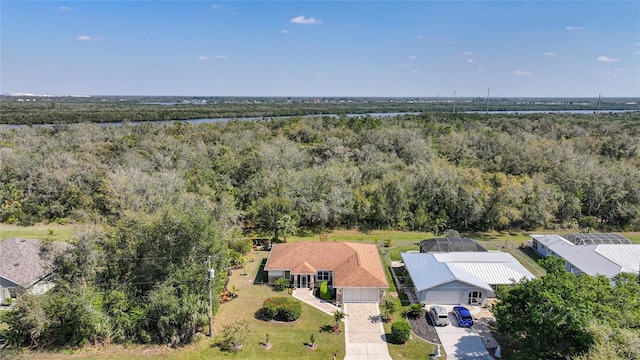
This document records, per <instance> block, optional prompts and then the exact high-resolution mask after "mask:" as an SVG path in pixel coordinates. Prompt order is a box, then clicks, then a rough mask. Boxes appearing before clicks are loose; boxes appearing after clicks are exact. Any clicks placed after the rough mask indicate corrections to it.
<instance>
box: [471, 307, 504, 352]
mask: <svg viewBox="0 0 640 360" xmlns="http://www.w3.org/2000/svg"><path fill="white" fill-rule="evenodd" d="M494 301H495V299H488V300H487V306H486V307H481V308H480V312H479V313H477V314H473V318H474V322H475V323H474V325H473V327H474V328H475V329H476V331H478V334H480V338H481V339H482V343H483V344H484V346H485V347H486V348H487V349H489V350H490V351H491V350H493V349H495V348H497V347H498V345H499V344H498V341H496V338H495V336H494V333H495V329H496V319H495V318H494V317H493V313H492V312H491V311H490V310H489V309H490V308H491V305H492V304H493V302H494Z"/></svg>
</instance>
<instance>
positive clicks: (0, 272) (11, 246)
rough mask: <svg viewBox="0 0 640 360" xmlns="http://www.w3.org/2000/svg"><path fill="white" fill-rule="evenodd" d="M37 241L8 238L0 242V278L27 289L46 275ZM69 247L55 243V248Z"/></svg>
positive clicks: (39, 242) (38, 241)
mask: <svg viewBox="0 0 640 360" xmlns="http://www.w3.org/2000/svg"><path fill="white" fill-rule="evenodd" d="M41 243H42V242H41V241H40V240H37V239H24V238H9V239H6V240H4V241H2V242H0V277H3V278H5V279H7V280H9V281H10V282H12V283H14V284H16V285H18V286H21V287H23V288H28V287H30V286H31V285H33V284H34V283H36V282H38V280H40V279H41V278H42V277H44V276H45V275H47V269H46V266H47V265H48V264H45V263H44V262H43V261H41V259H40V244H41ZM68 246H70V245H69V244H66V243H56V248H59V249H63V248H66V247H68Z"/></svg>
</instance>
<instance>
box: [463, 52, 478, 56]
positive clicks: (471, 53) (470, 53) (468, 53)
mask: <svg viewBox="0 0 640 360" xmlns="http://www.w3.org/2000/svg"><path fill="white" fill-rule="evenodd" d="M473 54H475V53H474V52H473V51H465V52H463V53H460V55H463V56H469V55H473Z"/></svg>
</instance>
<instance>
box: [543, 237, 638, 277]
mask: <svg viewBox="0 0 640 360" xmlns="http://www.w3.org/2000/svg"><path fill="white" fill-rule="evenodd" d="M531 237H532V238H533V239H535V240H536V241H537V242H538V243H539V244H542V245H544V246H546V247H547V248H548V249H549V250H550V251H552V252H553V253H554V254H555V255H556V256H559V257H561V258H563V259H565V260H566V261H568V262H569V263H571V265H573V266H574V267H576V268H578V269H580V271H582V272H584V273H585V274H588V275H593V276H595V275H604V276H606V277H613V276H615V275H617V274H619V273H621V272H629V273H635V274H638V271H639V270H640V269H639V268H640V244H595V245H576V244H574V243H572V242H570V241H568V240H566V239H564V238H563V237H562V236H559V235H531Z"/></svg>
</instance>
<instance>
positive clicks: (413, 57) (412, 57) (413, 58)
mask: <svg viewBox="0 0 640 360" xmlns="http://www.w3.org/2000/svg"><path fill="white" fill-rule="evenodd" d="M407 59H409V60H415V59H416V56H415V55H411V56H409V57H408V58H407Z"/></svg>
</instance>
